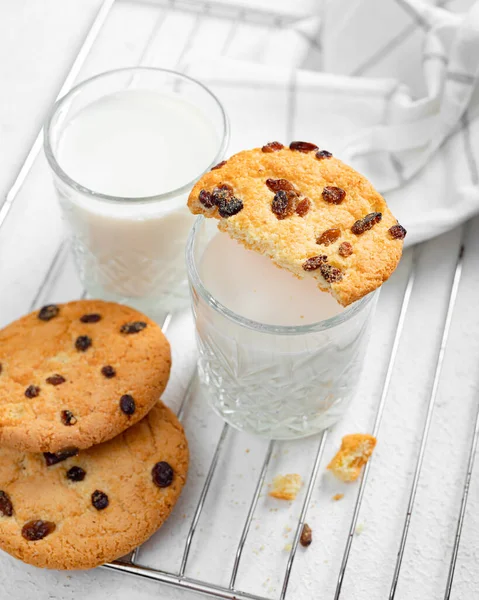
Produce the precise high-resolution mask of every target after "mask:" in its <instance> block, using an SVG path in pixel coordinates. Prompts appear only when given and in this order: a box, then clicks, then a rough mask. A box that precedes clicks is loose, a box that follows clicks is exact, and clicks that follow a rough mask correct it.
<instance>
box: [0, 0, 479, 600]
mask: <svg viewBox="0 0 479 600" xmlns="http://www.w3.org/2000/svg"><path fill="white" fill-rule="evenodd" d="M99 4H100V3H99V1H98V0H81V1H80V0H69V1H68V2H65V1H64V0H63V1H61V0H44V1H39V0H23V1H21V0H17V1H16V2H14V3H13V2H7V0H3V1H0V14H1V18H0V56H1V57H2V58H1V60H0V82H1V84H0V85H1V94H0V159H1V163H0V164H1V165H2V168H1V169H0V191H1V193H2V195H3V194H4V193H6V192H7V190H8V189H9V186H10V185H11V183H12V182H13V180H14V179H15V176H16V173H17V171H18V169H19V167H20V166H21V163H22V161H23V159H24V157H25V154H26V153H27V151H28V149H29V147H30V145H31V143H32V141H33V139H34V138H35V136H36V134H37V132H38V130H39V128H40V126H41V123H42V121H43V119H44V117H45V114H46V111H47V110H48V109H49V107H50V106H51V103H52V101H53V100H54V98H55V96H56V94H57V93H58V90H59V89H60V87H61V85H62V83H63V80H64V78H65V75H66V73H67V72H68V70H69V67H70V65H71V63H72V61H73V59H74V57H75V55H76V53H77V51H78V49H79V47H80V46H81V43H82V40H83V38H84V37H85V34H86V32H87V30H88V28H89V26H90V25H91V22H92V20H93V18H94V16H95V13H96V11H97V10H98V7H99ZM285 4H286V0H285ZM295 8H296V9H297V8H298V7H297V6H296V7H295ZM153 10H156V9H154V7H152V6H151V5H147V4H145V5H138V4H137V5H135V6H133V5H130V4H127V3H125V2H118V3H117V5H116V6H115V7H114V9H113V10H112V13H111V15H110V17H109V19H108V22H107V24H106V26H105V28H104V30H103V31H102V33H101V35H100V37H99V39H98V45H97V46H95V52H94V53H92V55H91V57H90V58H89V59H88V60H87V62H86V64H85V68H84V69H83V71H82V78H83V77H84V76H86V75H90V74H93V73H95V72H98V71H101V70H104V69H106V68H113V67H117V66H126V65H130V64H136V63H137V62H138V60H139V58H140V57H141V55H142V52H143V48H144V46H145V40H146V39H148V37H149V36H150V35H151V33H152V31H153V30H154V27H155V22H156V21H155V19H154V18H153V15H154V14H155V13H154V12H152V11H153ZM167 18H168V19H169V21H168V22H167V23H168V26H167V27H166V28H164V29H162V31H161V35H159V36H157V37H155V39H154V40H153V44H152V46H151V47H150V49H149V51H148V53H147V55H146V56H145V57H144V62H145V63H146V64H152V63H155V64H156V63H159V62H161V64H168V65H169V66H175V64H176V63H177V61H178V58H179V55H180V54H181V51H182V48H184V43H185V42H186V39H188V37H189V35H190V34H191V32H192V31H193V29H194V28H195V17H194V16H189V17H188V18H187V20H186V25H187V26H185V27H183V26H182V27H181V28H180V29H181V31H180V33H179V32H178V31H177V30H176V29H175V21H176V20H177V19H179V18H180V17H179V15H176V14H169V15H168V16H167ZM181 32H182V33H181ZM230 34H231V32H230V30H229V29H226V28H225V30H224V32H223V39H218V36H215V39H212V36H210V35H209V34H208V30H202V32H200V34H199V35H200V36H202V37H200V39H199V40H197V43H200V42H201V44H203V45H205V44H211V45H213V44H215V43H216V44H218V45H219V46H221V45H223V44H224V43H225V42H226V40H227V38H228V36H229V35H230ZM251 34H252V32H251V31H244V30H243V31H242V30H240V31H239V33H236V35H238V38H239V39H237V42H238V41H240V40H241V36H242V35H244V36H245V37H246V38H249V37H250V36H251ZM181 35H183V38H181ZM239 45H240V44H239ZM237 47H238V43H237V45H236V46H234V47H233V48H232V49H231V52H236V48H237ZM238 52H239V51H238ZM218 93H220V92H218ZM221 93H222V94H223V96H222V99H223V100H224V102H225V103H226V105H227V107H228V92H227V91H222V92H221ZM254 101H256V102H257V101H260V96H258V95H255V96H254ZM230 112H231V111H230ZM231 118H232V123H233V132H232V133H233V140H232V145H233V147H234V146H239V145H241V144H242V143H243V142H242V140H243V139H244V138H242V137H241V136H242V135H244V133H243V130H244V129H245V128H247V124H243V123H238V122H237V121H236V122H235V114H234V112H233V114H231ZM258 128H259V129H258V131H257V132H256V137H255V132H253V133H251V132H249V138H248V140H251V141H250V142H249V145H252V144H253V143H254V144H261V143H263V141H264V140H265V139H266V140H267V139H269V138H270V137H272V138H274V137H280V139H284V138H285V136H286V132H285V131H284V130H283V129H281V131H280V132H279V133H278V123H277V122H271V123H268V122H262V123H261V124H258ZM281 128H283V124H281ZM299 135H301V136H302V137H306V138H307V137H308V136H307V135H306V134H305V132H304V131H301V132H300V133H298V137H299ZM478 232H479V227H478V223H477V222H476V223H475V224H474V226H473V228H472V229H471V230H470V233H469V236H468V239H467V240H466V241H467V243H466V253H465V259H464V260H465V263H464V274H463V279H462V281H461V286H460V289H459V296H458V300H457V305H456V309H455V312H454V317H453V322H452V329H451V335H450V340H449V343H448V346H447V351H446V355H445V362H444V368H443V372H442V376H441V382H440V387H439V393H438V397H437V404H436V409H435V411H434V414H433V421H432V428H431V433H430V438H429V443H428V445H427V450H426V454H425V462H424V467H423V471H422V476H421V480H420V484H419V488H418V494H417V499H416V504H415V507H414V513H413V518H412V521H411V530H410V535H409V539H408V544H407V546H406V552H405V556H404V564H403V567H402V571H401V577H400V581H399V586H398V591H397V594H396V598H398V599H401V600H403V599H404V600H416V599H417V600H423V599H426V598H427V599H428V598H442V597H443V594H444V586H445V581H446V577H447V568H448V565H449V560H450V555H451V548H452V543H453V539H454V534H455V526H456V519H457V515H458V511H459V505H460V499H461V495H462V486H463V481H464V475H465V465H466V460H467V453H468V450H469V443H470V439H471V434H472V429H473V425H474V423H473V419H474V416H475V408H476V405H477V401H478V395H477V388H478V381H479V374H478V370H477V364H478V359H479V318H478V317H477V294H478V290H479V271H478V269H477V264H478V260H479V236H478V235H477V234H478ZM461 233H462V232H461V231H453V232H451V233H449V234H447V235H445V236H443V237H442V238H440V239H437V240H434V241H432V242H430V243H429V244H427V245H424V246H421V247H420V248H418V249H417V250H416V251H415V256H416V258H417V261H418V266H417V279H416V283H415V287H414V289H413V295H412V298H411V305H410V309H409V312H408V318H407V320H406V325H405V328H404V333H403V336H402V338H401V343H400V346H399V352H398V357H397V361H396V366H395V370H394V374H393V378H392V381H391V388H390V392H389V395H388V397H387V402H386V408H385V412H384V419H383V422H382V426H381V429H380V434H379V442H378V448H377V451H376V454H375V458H374V461H373V463H372V468H371V473H370V479H369V483H368V486H367V488H366V494H365V500H364V502H363V508H362V510H361V514H360V518H359V521H360V523H362V524H363V525H364V529H363V532H362V533H361V535H359V536H355V538H354V541H353V550H352V554H351V558H350V564H349V567H348V570H347V574H346V579H345V582H344V587H343V593H342V596H341V598H345V599H346V600H371V599H378V600H383V599H384V598H386V597H387V594H388V592H389V588H390V584H391V579H392V574H393V570H394V562H395V557H396V554H397V550H398V545H399V540H400V535H401V531H402V526H403V523H404V517H405V512H406V506H407V501H408V498H409V491H410V487H411V483H412V474H413V472H414V465H415V457H416V456H417V451H418V447H419V440H420V438H421V431H422V427H423V423H424V417H425V413H426V409H427V402H428V399H429V396H430V392H431V384H432V379H433V373H434V365H435V362H436V358H437V353H438V348H439V341H440V337H441V334H442V328H443V323H444V317H445V310H446V307H447V301H448V295H449V291H450V286H451V281H452V276H453V272H454V265H455V262H456V258H457V253H458V249H459V245H460V239H461ZM62 235H63V234H62V228H61V223H60V218H59V214H58V209H57V207H56V204H55V202H54V198H53V193H52V190H51V185H50V183H49V180H48V173H47V172H46V170H45V165H44V162H43V160H42V159H40V160H39V161H38V162H37V163H36V164H35V166H34V168H33V170H32V173H31V174H30V176H29V178H28V180H27V182H26V184H25V185H24V186H23V188H22V190H21V192H20V194H19V196H18V198H17V200H16V202H15V206H14V208H13V209H12V212H11V214H10V215H9V217H8V219H7V222H6V225H5V227H4V228H3V229H2V231H1V232H0V325H3V324H5V323H7V322H8V321H10V320H11V319H13V318H16V317H18V316H20V314H22V313H24V312H26V311H27V310H28V309H29V306H30V304H31V303H32V301H33V300H34V298H35V293H36V290H37V289H38V287H39V285H40V284H41V282H42V280H43V278H44V275H45V272H46V270H47V268H48V265H49V264H50V261H51V259H52V257H53V255H54V253H55V251H56V249H57V247H58V242H59V240H60V239H61V236H62ZM411 260H412V253H411V252H409V253H408V254H407V255H406V256H405V258H404V260H403V262H402V263H401V266H400V268H399V269H398V272H397V273H396V274H395V276H394V277H393V279H392V280H391V282H390V283H388V284H387V285H386V286H385V287H384V289H383V291H382V293H381V297H380V302H379V306H378V312H377V321H376V326H375V328H374V332H373V337H372V340H371V345H370V351H369V354H368V356H367V360H366V367H365V370H364V375H363V379H362V382H361V386H360V389H359V390H358V394H357V398H356V400H355V402H354V404H353V406H352V408H351V410H350V413H349V414H348V416H347V418H346V419H345V420H344V421H343V422H342V423H341V424H340V425H339V426H338V427H336V428H335V430H334V431H333V432H332V434H331V435H330V437H329V439H328V443H327V447H326V451H325V456H324V459H323V463H324V464H323V466H322V468H321V470H320V477H319V479H318V482H317V485H316V487H315V490H314V493H313V499H312V504H311V508H310V511H309V513H308V517H307V521H308V522H309V523H310V525H311V526H312V528H313V531H314V540H315V541H314V543H313V545H312V546H311V547H310V548H309V549H308V550H306V551H303V550H302V549H299V551H298V555H297V557H296V561H295V565H294V569H293V575H292V580H291V583H290V591H289V595H288V597H289V598H294V599H295V600H303V599H304V600H306V599H309V598H327V599H329V598H333V594H334V589H335V585H336V579H337V574H338V570H339V563H340V559H341V557H342V553H343V549H344V544H345V541H346V536H347V531H348V528H349V523H350V518H351V511H352V507H353V505H354V500H355V497H356V492H357V485H351V486H344V485H340V484H338V483H337V482H334V481H332V480H331V479H330V478H329V477H328V476H327V475H326V474H325V471H324V466H325V465H326V464H327V461H328V460H329V459H330V458H331V456H332V455H333V454H334V452H335V450H336V448H337V445H338V441H339V439H340V437H341V436H342V435H343V434H344V433H350V432H352V431H370V430H371V429H372V423H373V420H374V415H375V410H376V408H377V403H378V400H379V396H380V393H381V389H382V385H383V381H384V376H385V371H386V367H387V359H388V357H389V353H390V350H391V344H392V340H393V336H394V332H395V329H396V323H397V318H398V314H399V309H400V305H401V301H402V295H403V292H404V287H405V284H406V281H407V277H408V275H409V272H410V268H411ZM47 284H48V285H47V286H46V287H45V295H44V296H42V297H40V298H38V302H39V303H41V302H42V301H43V300H46V299H51V300H56V301H62V300H67V299H70V298H74V297H78V295H79V294H80V293H81V288H80V287H79V284H78V282H77V281H76V279H75V276H74V269H73V267H72V265H71V264H70V262H69V260H67V262H66V265H65V267H64V268H63V269H62V271H61V273H60V276H59V278H58V279H56V280H55V281H54V285H53V286H50V285H49V282H47ZM169 337H170V340H171V341H172V344H173V348H174V363H175V371H174V373H173V377H172V381H171V384H170V386H169V388H168V392H167V395H166V398H165V399H166V400H167V401H168V403H169V404H170V405H171V406H173V407H178V405H179V402H180V401H181V395H182V391H183V390H184V388H185V386H186V384H187V380H188V375H189V372H190V371H191V365H192V362H193V359H194V347H193V343H192V342H193V340H192V338H193V332H192V328H191V326H190V325H189V324H188V323H183V322H176V323H174V325H173V327H172V329H171V330H170V332H169ZM180 349H181V350H180ZM185 426H186V429H187V433H188V436H189V439H190V443H191V450H192V464H191V470H190V479H189V483H188V486H187V488H186V489H185V493H184V495H183V497H182V499H181V501H180V503H179V505H178V506H177V507H176V510H175V514H174V516H173V518H172V519H171V520H170V521H169V522H168V524H167V525H166V526H165V527H164V528H163V529H162V531H161V532H160V533H159V534H157V535H156V536H154V538H153V539H152V540H151V541H150V542H148V543H147V544H146V545H145V546H144V549H143V550H142V553H141V556H140V561H141V562H142V563H144V564H149V565H155V566H156V567H159V568H162V569H165V570H168V569H173V570H175V569H178V566H179V561H180V559H181V553H182V548H183V544H184V541H185V537H186V534H187V531H188V527H189V519H191V516H192V513H193V511H194V507H195V504H196V500H197V497H198V494H199V491H200V490H201V486H202V484H203V481H204V476H205V473H206V471H207V468H208V460H209V458H210V457H211V454H212V452H213V450H214V446H215V444H216V440H217V438H218V435H219V432H220V429H221V423H220V422H219V421H218V419H217V418H216V417H214V416H212V415H211V413H210V412H209V411H208V410H207V408H206V406H205V403H204V401H201V399H199V398H196V399H195V402H193V404H192V406H191V408H190V409H189V410H188V411H187V413H186V417H185ZM317 443H318V440H316V439H313V440H306V441H303V442H300V443H295V444H281V445H278V446H277V448H276V450H275V453H274V457H273V460H272V463H271V466H270V470H269V472H268V476H267V481H271V479H272V477H273V476H274V475H275V474H277V473H280V472H281V473H284V472H299V473H301V474H302V475H303V477H304V478H305V479H307V477H308V474H309V471H310V468H311V462H312V459H313V454H314V452H315V450H316V447H317ZM265 448H266V444H265V443H264V442H263V441H261V440H254V439H251V438H248V437H246V436H242V435H239V434H235V433H231V432H230V436H229V438H228V440H227V445H226V448H225V450H226V451H225V453H224V454H223V458H222V460H221V462H220V465H219V468H218V472H217V474H216V476H215V479H214V480H213V485H212V489H211V491H210V494H209V496H208V500H207V503H206V505H205V511H204V514H203V516H202V519H201V521H200V524H199V530H198V534H197V536H196V537H195V540H194V543H193V546H192V552H191V558H190V562H189V564H188V569H187V574H188V575H190V576H192V577H197V578H200V579H205V580H211V581H213V580H214V581H216V582H217V583H222V584H227V583H228V580H229V572H230V570H231V566H232V562H233V558H234V552H235V549H236V545H237V543H238V537H239V534H240V532H241V528H242V522H243V519H244V518H245V516H246V512H247V509H248V505H249V501H250V499H251V495H252V493H253V489H254V485H255V479H256V477H257V475H258V472H259V468H260V464H261V461H262V457H263V455H264V452H265ZM247 450H249V452H247ZM336 492H342V493H344V494H345V498H344V499H343V500H342V501H341V502H333V501H332V500H331V497H332V495H333V494H335V493H336ZM303 493H304V490H303ZM300 506H301V498H299V499H298V500H297V501H296V502H294V503H292V504H289V503H281V502H279V501H273V500H272V499H269V498H268V497H267V496H266V495H264V494H263V496H262V497H261V498H260V502H259V506H258V513H257V518H256V520H255V521H254V522H253V525H252V529H251V533H250V536H249V538H248V541H247V544H246V547H245V551H244V558H243V562H242V565H241V567H240V573H239V578H238V587H240V588H241V589H244V590H247V591H250V592H255V593H257V594H262V595H265V596H270V597H272V598H274V597H278V595H279V590H280V585H281V577H282V573H283V571H284V566H285V563H286V560H287V556H288V554H287V552H286V551H285V550H284V546H285V544H287V543H288V542H291V540H292V535H293V533H294V523H295V518H297V515H298V512H299V510H300ZM478 508H479V475H478V474H477V473H475V474H474V476H473V479H472V485H471V490H470V500H469V504H468V509H467V513H466V520H465V527H464V533H463V539H462V543H461V547H460V552H459V559H458V566H457V572H456V578H455V583H454V588H453V594H452V598H455V599H456V600H457V599H460V600H466V599H467V600H469V599H471V598H476V597H478V596H479V571H478V569H477V564H478V560H479V551H478V548H479V546H478V543H477V540H478V539H479V515H478ZM289 528H293V531H288V529H289ZM0 589H1V590H2V593H1V594H0V595H1V597H2V598H3V597H5V598H14V599H15V600H23V599H30V598H38V599H40V600H44V599H45V600H47V599H54V598H55V599H62V600H63V599H65V600H77V599H79V598H87V599H91V600H100V599H102V600H103V599H105V598H114V599H119V600H126V599H130V598H135V599H136V598H139V599H140V600H146V599H150V598H165V599H167V600H169V599H170V598H179V599H183V598H187V597H190V596H187V595H186V594H181V593H176V592H174V591H171V590H168V589H167V588H165V587H162V586H159V585H158V584H155V583H151V582H148V581H146V580H138V579H134V578H132V577H128V576H121V575H119V574H115V573H110V572H106V571H105V570H101V569H97V570H95V571H91V572H87V573H71V574H67V573H57V572H46V571H40V570H38V569H35V568H33V567H28V566H25V565H23V564H21V563H19V562H18V561H16V560H14V559H12V558H10V557H9V556H7V555H5V554H3V553H1V554H0Z"/></svg>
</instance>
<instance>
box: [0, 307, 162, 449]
mask: <svg viewBox="0 0 479 600" xmlns="http://www.w3.org/2000/svg"><path fill="white" fill-rule="evenodd" d="M170 366H171V356H170V347H169V344H168V341H167V340H166V338H165V336H164V335H163V333H162V331H161V329H160V328H159V327H158V325H156V323H154V322H153V321H152V320H150V319H148V318H147V317H145V316H144V315H142V314H141V313H139V312H137V311H136V310H133V309H132V308H129V307H127V306H122V305H120V304H115V303H112V302H102V301H100V300H80V301H78V302H69V303H68V304H60V305H54V304H51V305H48V306H44V307H43V308H42V309H41V310H40V311H36V312H33V313H31V314H29V315H27V316H25V317H23V318H21V319H19V320H18V321H15V322H14V323H11V324H10V325H8V326H7V327H5V329H3V330H1V331H0V446H7V447H10V448H16V449H18V450H25V451H27V452H50V453H55V452H59V451H62V450H65V449H67V451H68V449H71V448H73V449H75V448H89V447H90V446H93V445H94V444H98V443H100V442H104V441H105V440H108V439H110V438H112V437H114V436H115V435H118V434H119V433H121V432H122V431H124V430H125V429H126V428H127V427H130V426H131V425H133V424H134V423H136V422H137V421H139V420H140V419H141V418H142V417H144V416H145V414H146V413H147V412H148V411H149V410H150V409H151V407H152V406H153V405H154V404H155V402H156V401H157V400H158V399H159V398H160V396H161V394H162V392H163V390H164V388H165V386H166V384H167V382H168V377H169V373H170Z"/></svg>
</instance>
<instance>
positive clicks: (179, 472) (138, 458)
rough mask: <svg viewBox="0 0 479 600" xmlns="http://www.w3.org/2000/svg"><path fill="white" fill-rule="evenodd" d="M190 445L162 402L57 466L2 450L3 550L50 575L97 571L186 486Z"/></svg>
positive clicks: (152, 525)
mask: <svg viewBox="0 0 479 600" xmlns="http://www.w3.org/2000/svg"><path fill="white" fill-rule="evenodd" d="M187 470H188V444H187V441H186V438H185V435H184V432H183V428H182V426H181V425H180V423H179V422H178V420H177V419H176V417H175V415H174V414H173V413H172V412H171V411H170V410H169V409H168V408H167V407H166V406H164V405H163V404H162V403H161V402H158V403H157V404H156V405H155V406H154V408H153V409H152V410H151V412H150V413H148V415H147V416H146V417H145V418H144V419H142V420H141V421H140V422H139V423H137V424H136V425H134V426H133V427H131V428H130V429H128V430H127V431H124V432H123V433H122V434H121V435H119V436H117V437H116V438H114V439H112V440H110V441H108V442H105V443H103V444H100V445H98V446H94V447H93V448H89V449H88V450H83V451H81V452H80V453H79V454H78V455H77V456H75V457H71V458H67V459H66V460H64V461H62V462H59V463H57V464H55V465H52V466H47V463H46V461H45V459H44V457H43V455H42V454H31V453H23V452H20V451H18V450H13V449H7V448H2V449H0V548H2V549H3V550H5V551H7V552H8V553H9V554H12V555H13V556H15V557H16V558H20V559H21V560H23V561H25V562H27V563H30V564H32V565H35V566H37V567H46V568H49V569H90V568H93V567H96V566H98V565H100V564H103V563H105V562H110V561H112V560H115V559H117V558H119V557H121V556H123V555H125V554H127V553H128V552H130V551H131V550H132V549H133V548H135V547H136V546H138V545H139V544H141V543H142V542H144V541H145V540H146V539H147V538H148V537H150V536H151V535H152V534H153V533H154V532H155V531H156V530H157V529H158V527H160V526H161V525H162V523H163V522H164V521H165V519H166V518H167V517H168V515H169V514H170V512H171V510H172V508H173V506H174V505H175V502H176V500H177V499H178V497H179V495H180V492H181V490H182V488H183V486H184V484H185V481H186V474H187Z"/></svg>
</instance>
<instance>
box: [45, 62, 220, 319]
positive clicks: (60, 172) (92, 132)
mask: <svg viewBox="0 0 479 600" xmlns="http://www.w3.org/2000/svg"><path fill="white" fill-rule="evenodd" d="M44 134H45V135H44V147H45V153H46V157H47V159H48V162H49V164H50V166H51V168H52V170H53V173H54V183H55V187H56V189H57V191H58V195H59V198H60V203H61V206H62V209H63V212H64V215H65V217H66V221H67V223H68V225H69V228H70V231H71V234H72V242H73V244H72V245H73V251H74V255H75V259H76V263H77V266H78V269H79V272H80V276H81V279H82V282H83V284H84V286H85V288H86V290H87V291H88V293H89V294H90V295H91V296H93V297H96V298H103V299H107V300H115V301H117V302H123V303H126V304H129V305H131V306H134V307H136V308H138V309H139V310H142V311H144V312H146V313H148V314H149V315H150V316H152V317H153V318H158V319H161V318H163V317H164V316H165V314H166V313H167V312H172V311H174V310H176V309H177V308H179V307H181V305H182V304H183V303H184V302H187V298H188V285H187V281H186V273H185V268H184V246H185V242H186V238H187V235H188V232H189V230H190V228H191V225H192V223H193V217H192V216H191V215H190V213H189V211H188V209H187V208H186V198H187V195H188V193H189V191H190V190H191V188H192V186H193V184H194V183H195V182H196V180H197V179H198V178H199V177H201V175H202V174H203V173H204V172H205V171H207V170H209V169H210V168H212V167H213V166H214V165H216V164H217V163H218V162H220V161H221V160H222V159H223V156H224V153H225V150H226V146H227V143H228V135H229V128H228V120H227V117H226V114H225V111H224V109H223V107H222V105H221V104H220V102H219V100H218V99H217V98H216V97H215V96H214V95H213V94H212V92H210V91H209V90H208V89H207V88H206V87H205V86H203V85H202V84H201V83H199V82H198V81H195V80H194V79H191V78H190V77H187V76H186V75H182V74H180V73H176V72H173V71H168V70H163V69H151V68H132V69H120V70H117V71H111V72H108V73H103V74H101V75H97V76H96V77H93V78H92V79H89V80H87V81H85V82H83V83H81V84H80V85H78V86H77V87H75V88H73V89H72V90H71V91H70V92H69V93H68V94H67V95H66V96H64V97H63V98H62V99H60V100H59V101H58V102H57V103H56V105H55V107H54V109H53V112H52V114H51V116H50V118H49V120H48V121H47V123H46V125H45V131H44Z"/></svg>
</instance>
